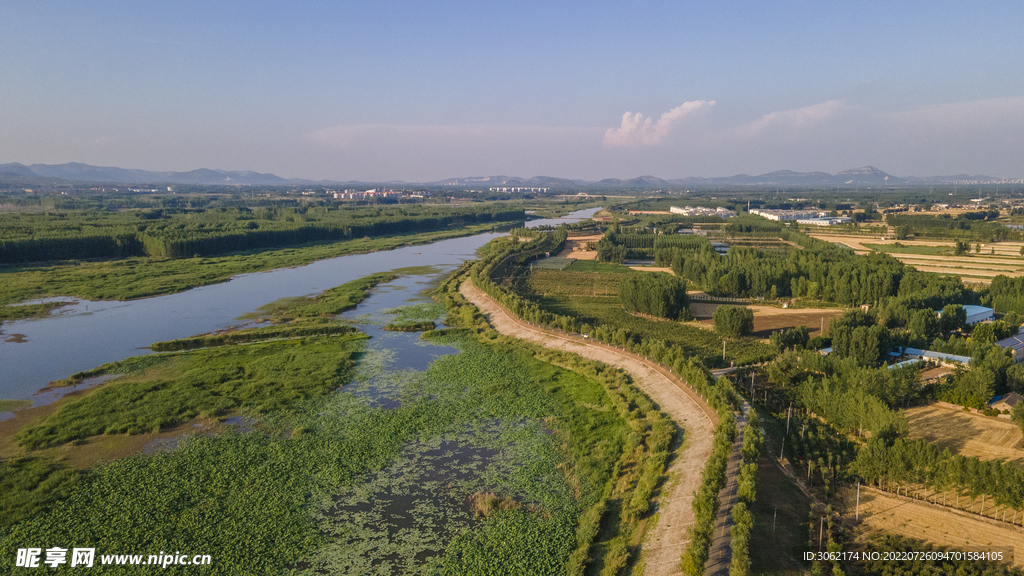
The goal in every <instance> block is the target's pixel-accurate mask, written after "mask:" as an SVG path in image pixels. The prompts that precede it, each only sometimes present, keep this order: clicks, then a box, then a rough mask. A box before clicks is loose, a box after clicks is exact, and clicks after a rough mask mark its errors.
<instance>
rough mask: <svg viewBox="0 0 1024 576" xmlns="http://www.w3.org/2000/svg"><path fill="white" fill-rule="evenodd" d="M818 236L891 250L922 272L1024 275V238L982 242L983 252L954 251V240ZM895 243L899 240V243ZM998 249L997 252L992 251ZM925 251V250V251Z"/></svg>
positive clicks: (984, 278) (861, 250) (861, 248)
mask: <svg viewBox="0 0 1024 576" xmlns="http://www.w3.org/2000/svg"><path fill="white" fill-rule="evenodd" d="M813 236H814V237H815V238H818V239H819V240H825V241H828V242H833V243H836V244H840V245H843V246H847V247H850V248H852V249H853V250H855V251H856V252H857V253H858V254H867V253H868V252H871V251H872V250H875V251H882V252H886V253H888V254H889V255H890V256H892V257H893V258H896V259H898V260H899V261H901V262H903V263H904V264H907V265H908V266H913V267H915V268H917V269H918V270H920V271H922V272H934V273H937V274H949V275H955V276H960V277H961V278H963V279H964V280H965V281H968V282H980V283H986V284H987V283H989V282H991V281H992V278H994V277H996V276H999V275H1000V274H1002V275H1004V276H1011V277H1014V276H1022V275H1024V258H1021V257H1020V250H1021V248H1022V247H1024V242H996V243H991V244H982V245H981V253H974V252H971V253H968V254H963V255H961V256H955V255H954V254H953V240H938V241H936V240H899V241H897V240H882V239H879V238H878V237H877V236H844V235H840V234H813ZM896 244H899V246H898V247H897V246H896ZM993 250H995V254H992V251H993ZM922 252H924V253H922Z"/></svg>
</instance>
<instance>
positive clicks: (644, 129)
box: [604, 100, 715, 148]
mask: <svg viewBox="0 0 1024 576" xmlns="http://www.w3.org/2000/svg"><path fill="white" fill-rule="evenodd" d="M714 105H715V101H714V100H694V101H692V102H684V103H683V104H682V105H681V106H677V107H675V108H673V109H671V110H669V111H668V112H665V113H664V114H662V115H661V117H660V118H658V120H657V121H656V122H655V121H654V120H653V119H652V118H644V115H643V114H641V113H639V112H636V113H633V112H626V113H625V114H623V115H622V124H621V125H620V126H619V127H618V128H609V129H608V130H607V131H606V132H605V133H604V145H605V147H608V148H616V147H631V148H636V147H640V146H657V145H659V144H661V143H663V142H664V141H665V137H666V136H668V134H669V132H670V131H671V130H672V127H673V126H675V125H676V124H678V123H679V121H680V120H682V119H683V118H685V117H687V116H689V115H691V114H693V113H694V112H697V111H698V110H701V109H705V108H709V107H711V106H714Z"/></svg>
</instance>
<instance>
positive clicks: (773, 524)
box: [772, 506, 1017, 534]
mask: <svg viewBox="0 0 1024 576" xmlns="http://www.w3.org/2000/svg"><path fill="white" fill-rule="evenodd" d="M778 517H779V507H778V506H776V507H775V513H774V514H772V534H775V519H776V518H778ZM1016 518H1017V517H1016V516H1014V519H1016Z"/></svg>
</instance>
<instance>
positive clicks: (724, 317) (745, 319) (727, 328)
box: [713, 306, 754, 338]
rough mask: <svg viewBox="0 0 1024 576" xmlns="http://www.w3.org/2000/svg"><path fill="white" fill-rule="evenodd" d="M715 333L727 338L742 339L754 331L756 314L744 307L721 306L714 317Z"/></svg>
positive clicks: (716, 309)
mask: <svg viewBox="0 0 1024 576" xmlns="http://www.w3.org/2000/svg"><path fill="white" fill-rule="evenodd" d="M713 319H714V322H715V331H716V332H718V333H719V334H721V335H722V336H725V337H727V338H740V337H743V336H747V335H749V334H750V333H751V332H753V331H754V312H753V311H752V310H751V309H750V308H744V307H742V306H719V307H718V308H715V313H714V316H713Z"/></svg>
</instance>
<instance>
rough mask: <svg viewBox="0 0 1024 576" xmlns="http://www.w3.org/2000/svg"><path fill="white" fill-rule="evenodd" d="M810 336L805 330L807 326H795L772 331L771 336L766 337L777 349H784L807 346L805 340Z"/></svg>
mask: <svg viewBox="0 0 1024 576" xmlns="http://www.w3.org/2000/svg"><path fill="white" fill-rule="evenodd" d="M810 338H811V335H810V332H809V331H808V330H807V326H797V327H796V328H790V329H789V330H786V331H781V330H780V331H778V332H772V334H771V336H769V337H768V341H769V342H771V343H772V344H774V345H775V347H776V348H778V349H779V350H786V349H787V348H797V349H800V350H802V349H804V348H805V347H806V346H807V341H808V340H810Z"/></svg>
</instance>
